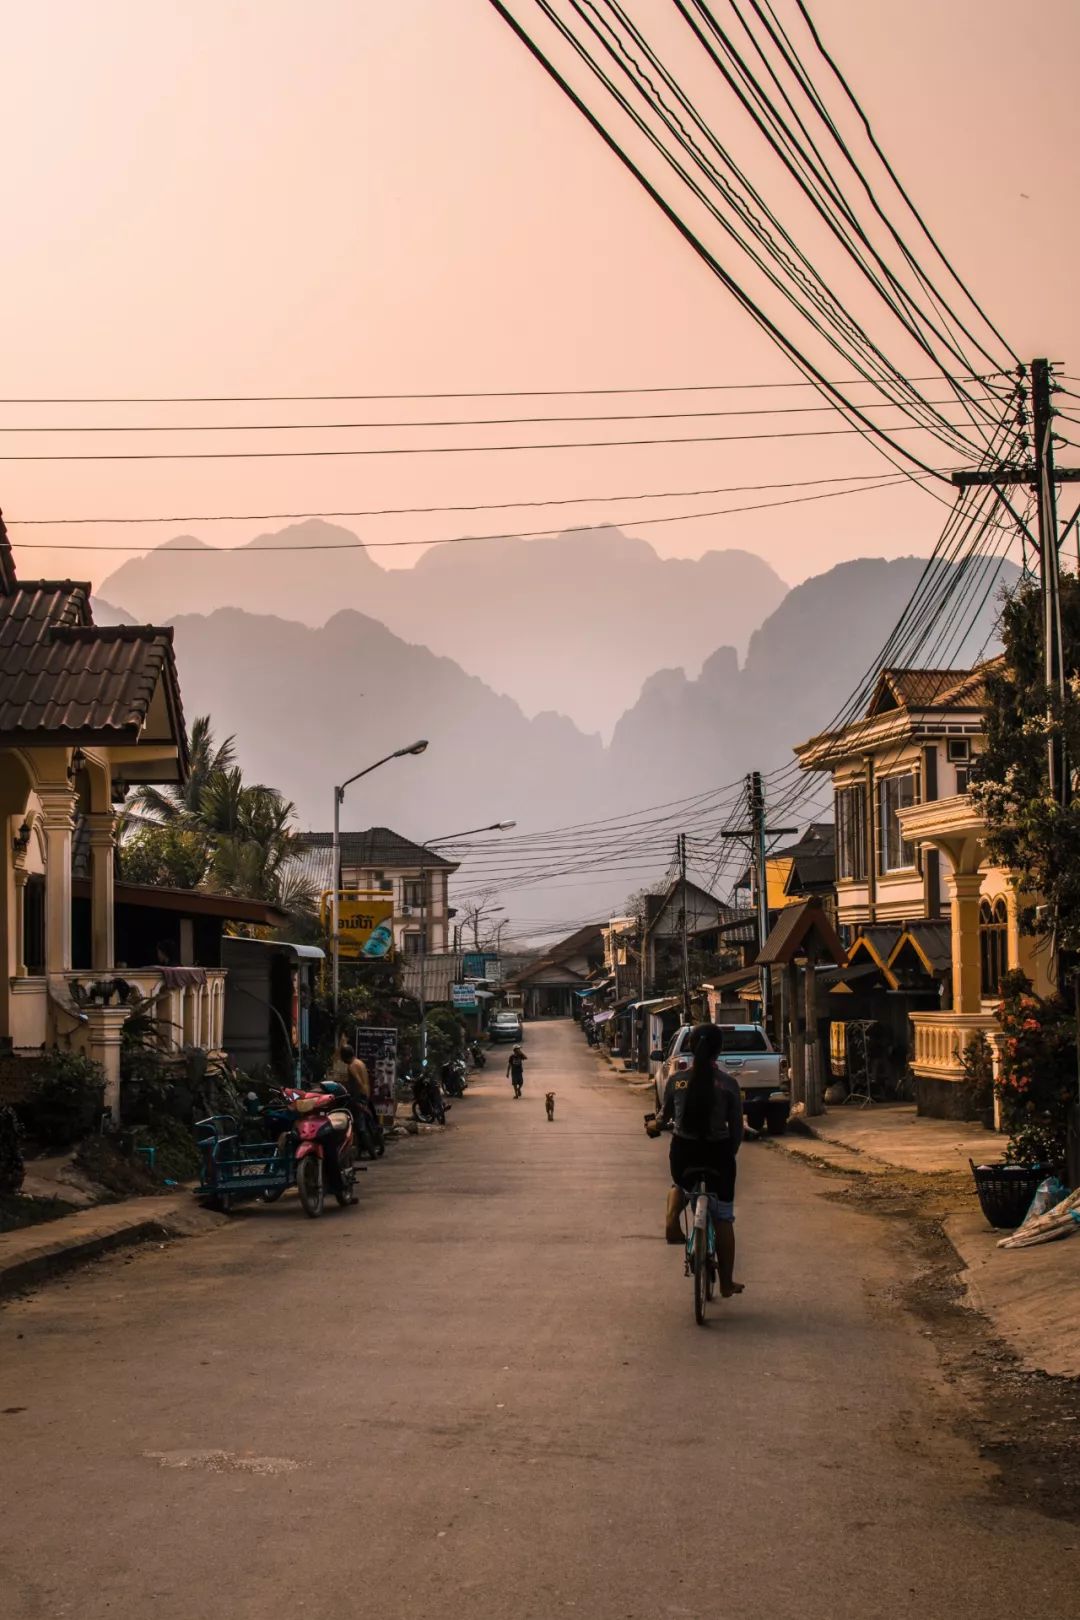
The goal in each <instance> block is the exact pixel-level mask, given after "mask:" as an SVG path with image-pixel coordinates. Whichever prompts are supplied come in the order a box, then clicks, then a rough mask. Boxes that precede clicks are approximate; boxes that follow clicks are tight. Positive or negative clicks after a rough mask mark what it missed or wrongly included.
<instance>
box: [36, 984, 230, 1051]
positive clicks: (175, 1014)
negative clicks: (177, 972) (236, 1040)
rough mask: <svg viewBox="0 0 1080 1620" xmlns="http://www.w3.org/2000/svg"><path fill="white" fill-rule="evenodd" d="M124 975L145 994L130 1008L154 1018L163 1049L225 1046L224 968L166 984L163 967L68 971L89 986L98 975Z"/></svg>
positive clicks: (86, 987)
mask: <svg viewBox="0 0 1080 1620" xmlns="http://www.w3.org/2000/svg"><path fill="white" fill-rule="evenodd" d="M100 977H105V978H113V977H115V978H121V979H123V980H125V982H126V983H127V984H133V985H135V986H137V988H138V990H139V993H140V995H141V997H142V1000H141V1001H138V1002H137V1003H136V1004H135V1005H134V1006H132V1007H131V1008H130V1010H131V1011H132V1012H135V1011H142V1012H145V1013H146V1014H147V1016H148V1017H149V1018H150V1019H151V1021H152V1023H153V1025H154V1029H155V1030H156V1032H157V1035H158V1037H159V1039H160V1042H161V1049H162V1051H163V1052H166V1053H169V1052H179V1051H181V1050H182V1049H183V1048H184V1047H186V1046H201V1047H203V1048H204V1049H205V1050H206V1051H208V1052H217V1051H220V1050H221V1049H222V1045H223V1042H224V1037H225V980H226V978H227V977H228V975H227V973H226V971H225V969H224V968H201V969H199V970H198V976H196V974H195V972H193V973H192V978H191V980H190V981H189V982H186V983H183V984H174V985H171V986H166V984H165V981H164V978H163V976H162V973H161V969H160V968H119V969H117V970H116V971H115V973H113V974H105V975H101V974H97V973H94V972H92V971H90V970H84V971H83V972H80V973H68V974H65V978H66V979H67V981H68V983H69V984H70V983H71V981H72V980H73V979H78V981H79V983H80V984H81V985H82V986H83V987H84V989H88V988H89V986H90V985H91V984H92V983H93V981H94V980H95V979H96V978H100Z"/></svg>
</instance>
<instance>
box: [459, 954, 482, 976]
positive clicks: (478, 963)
mask: <svg viewBox="0 0 1080 1620" xmlns="http://www.w3.org/2000/svg"><path fill="white" fill-rule="evenodd" d="M486 972H487V957H486V956H485V954H484V952H483V951H479V952H471V953H470V954H469V955H468V956H463V957H462V959H461V977H462V978H463V979H482V978H484V976H485V974H486Z"/></svg>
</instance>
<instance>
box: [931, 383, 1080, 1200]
mask: <svg viewBox="0 0 1080 1620" xmlns="http://www.w3.org/2000/svg"><path fill="white" fill-rule="evenodd" d="M1019 376H1020V377H1021V378H1022V377H1023V368H1021V369H1020V372H1019ZM1053 392H1054V379H1053V370H1052V368H1051V365H1050V362H1049V361H1048V360H1033V361H1032V362H1031V418H1032V434H1033V438H1034V452H1035V454H1034V463H1033V465H1031V466H1029V467H1017V466H1015V465H1012V466H1004V467H991V468H986V469H985V470H980V471H978V472H956V473H953V475H952V482H953V484H955V485H956V487H957V488H958V489H970V488H972V487H973V486H979V485H981V486H983V487H986V486H989V487H990V488H991V489H992V490H993V491H994V494H995V495H996V496H997V498H998V500H999V501H1000V502H1001V504H1002V506H1004V507H1005V509H1006V510H1007V511H1008V513H1009V514H1010V516H1011V517H1012V518H1014V519H1015V520H1016V521H1017V522H1020V523H1021V526H1022V527H1024V525H1023V522H1022V519H1020V517H1019V515H1018V514H1017V512H1016V511H1015V510H1014V508H1013V506H1012V503H1011V502H1010V500H1009V498H1008V496H1007V495H1006V494H1005V493H1004V492H1005V490H1006V489H1009V488H1014V487H1016V486H1019V487H1021V488H1024V489H1033V490H1034V492H1035V504H1036V511H1037V514H1038V551H1039V579H1040V583H1041V587H1042V605H1043V678H1044V680H1045V683H1046V686H1047V688H1048V689H1049V690H1050V691H1056V692H1057V694H1058V697H1059V699H1061V700H1064V697H1065V649H1064V646H1063V644H1062V631H1061V556H1060V548H1061V542H1062V539H1063V538H1064V536H1063V535H1061V534H1060V533H1059V532H1058V518H1057V486H1058V484H1075V483H1080V467H1055V465H1054V407H1053ZM1020 420H1021V424H1022V422H1023V413H1022V411H1021V416H1020ZM1046 772H1047V782H1048V784H1049V788H1050V792H1051V794H1052V795H1053V797H1054V798H1055V799H1056V800H1057V802H1058V804H1060V805H1061V806H1062V807H1063V808H1064V807H1066V806H1067V805H1068V804H1069V801H1070V799H1071V797H1072V783H1071V780H1070V771H1069V761H1068V759H1067V757H1066V752H1065V739H1064V737H1058V738H1055V737H1053V736H1050V737H1049V738H1048V739H1047V757H1046ZM1061 988H1062V989H1064V986H1061ZM1074 996H1075V1000H1076V1008H1077V1033H1078V1035H1080V975H1077V976H1076V978H1075V983H1074ZM1077 1065H1078V1070H1077V1098H1078V1100H1077V1101H1076V1102H1075V1103H1074V1104H1073V1107H1072V1110H1071V1113H1070V1118H1069V1143H1068V1167H1067V1168H1068V1173H1069V1180H1070V1183H1071V1185H1072V1186H1074V1187H1075V1186H1076V1185H1077V1184H1078V1182H1080V1040H1078V1043H1077Z"/></svg>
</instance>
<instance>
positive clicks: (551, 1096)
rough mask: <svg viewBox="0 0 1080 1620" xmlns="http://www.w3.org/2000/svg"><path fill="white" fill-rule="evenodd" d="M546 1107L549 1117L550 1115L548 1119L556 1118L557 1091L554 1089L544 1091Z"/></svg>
mask: <svg viewBox="0 0 1080 1620" xmlns="http://www.w3.org/2000/svg"><path fill="white" fill-rule="evenodd" d="M544 1107H545V1108H546V1109H547V1117H548V1119H554V1118H555V1093H554V1092H553V1091H548V1092H545V1093H544Z"/></svg>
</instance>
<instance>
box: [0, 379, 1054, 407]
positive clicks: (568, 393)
mask: <svg viewBox="0 0 1080 1620" xmlns="http://www.w3.org/2000/svg"><path fill="white" fill-rule="evenodd" d="M1004 375H1006V374H1005V373H1004V372H984V373H982V374H980V375H975V374H973V375H971V376H970V377H962V378H960V379H959V380H960V381H961V382H980V383H984V384H988V383H990V382H992V381H993V380H994V378H995V377H998V376H1004ZM869 380H872V379H868V378H865V377H847V378H841V379H839V380H838V381H836V382H833V383H830V384H829V387H831V388H851V387H855V386H857V385H858V384H860V383H863V382H866V381H869ZM907 380H908V381H909V382H942V381H944V378H943V377H942V375H941V374H940V373H936V374H933V375H930V376H926V377H909V378H908V379H907ZM1071 380H1073V381H1080V379H1077V378H1073V379H1071ZM816 387H817V384H816V383H813V382H808V381H806V380H805V379H804V378H798V379H797V380H795V381H793V382H747V383H740V382H723V383H660V384H653V385H650V386H648V387H644V388H640V387H639V388H503V389H469V390H461V389H459V390H457V391H456V392H445V393H425V394H56V395H49V394H36V395H29V394H26V395H10V396H4V397H2V398H0V405H344V404H368V403H370V404H374V403H376V402H377V401H379V400H386V401H408V400H429V399H570V398H575V399H590V398H599V397H602V396H610V395H614V394H713V393H720V392H731V391H736V392H738V391H742V390H749V389H760V388H816Z"/></svg>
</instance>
